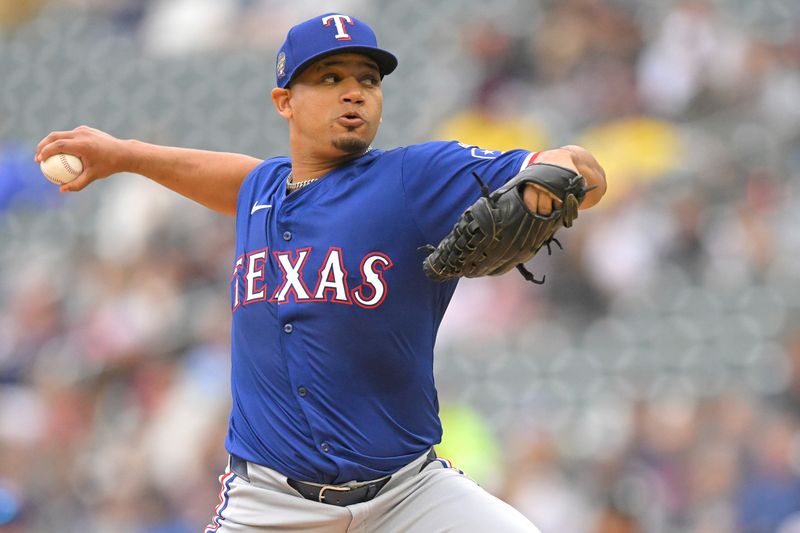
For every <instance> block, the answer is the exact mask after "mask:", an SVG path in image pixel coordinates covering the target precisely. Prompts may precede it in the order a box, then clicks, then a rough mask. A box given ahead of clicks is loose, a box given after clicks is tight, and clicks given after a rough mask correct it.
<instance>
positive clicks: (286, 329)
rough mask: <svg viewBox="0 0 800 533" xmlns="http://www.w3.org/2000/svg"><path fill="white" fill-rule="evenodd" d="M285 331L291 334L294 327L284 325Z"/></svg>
mask: <svg viewBox="0 0 800 533" xmlns="http://www.w3.org/2000/svg"><path fill="white" fill-rule="evenodd" d="M283 331H284V332H286V333H291V332H293V331H294V326H293V325H291V324H284V326H283Z"/></svg>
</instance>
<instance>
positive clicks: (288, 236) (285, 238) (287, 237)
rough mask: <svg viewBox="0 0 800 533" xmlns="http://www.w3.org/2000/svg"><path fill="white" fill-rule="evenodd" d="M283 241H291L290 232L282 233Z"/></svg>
mask: <svg viewBox="0 0 800 533" xmlns="http://www.w3.org/2000/svg"><path fill="white" fill-rule="evenodd" d="M283 240H284V241H290V240H292V232H291V231H284V232H283Z"/></svg>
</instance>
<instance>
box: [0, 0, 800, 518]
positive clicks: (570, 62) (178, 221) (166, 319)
mask: <svg viewBox="0 0 800 533" xmlns="http://www.w3.org/2000/svg"><path fill="white" fill-rule="evenodd" d="M445 4H447V3H445ZM491 4H492V5H491V6H490V7H491V8H492V9H491V10H489V9H487V7H486V5H485V3H481V4H479V3H470V4H469V7H467V6H461V7H459V8H458V9H457V10H456V9H455V8H453V10H454V11H453V12H451V13H450V15H451V16H453V17H455V16H458V17H460V18H459V19H458V20H457V23H454V20H448V19H445V18H444V10H446V9H448V8H446V7H444V6H442V7H435V6H428V5H427V4H426V3H425V2H421V1H414V2H407V3H392V4H390V3H388V2H367V1H366V0H347V1H341V2H338V3H337V4H336V6H330V9H331V10H334V9H335V10H339V11H349V12H352V13H354V14H355V15H356V16H361V17H362V18H364V19H366V20H369V21H370V22H371V23H372V22H373V21H376V22H377V21H378V20H379V19H380V18H381V13H382V12H383V11H382V10H391V9H394V10H406V11H403V13H404V14H405V15H407V16H410V15H411V14H413V13H418V14H419V13H423V12H424V11H425V10H426V9H439V10H440V12H439V14H440V15H442V17H434V16H431V17H426V16H422V15H420V16H418V17H416V18H414V19H413V20H414V24H413V25H412V27H411V28H410V29H409V31H412V32H419V39H418V40H417V43H416V48H419V47H420V43H430V42H435V43H440V41H437V38H438V39H442V36H446V37H447V40H448V41H449V42H450V44H448V45H445V44H442V45H441V46H442V49H439V48H436V47H430V48H425V47H423V48H425V49H423V50H417V52H418V53H421V54H422V55H419V56H414V57H410V56H409V54H411V52H410V51H409V50H410V49H411V48H414V47H413V46H411V45H409V44H408V43H405V42H404V43H400V42H399V39H400V37H399V36H400V35H403V34H402V32H397V29H396V28H395V30H394V31H395V33H394V34H391V33H390V36H389V37H381V35H382V33H381V32H380V31H379V39H380V40H381V43H382V45H384V46H385V47H387V48H388V49H390V50H393V49H395V48H400V51H401V52H404V53H405V54H406V55H403V54H402V53H401V54H400V59H401V62H400V65H401V67H400V69H401V70H402V69H403V68H404V64H405V65H409V66H408V67H405V68H407V70H408V71H409V72H407V73H406V76H408V77H407V78H405V81H408V80H410V79H411V78H413V76H414V72H415V68H416V69H418V70H419V69H423V70H424V69H426V68H429V67H430V65H433V66H434V67H436V65H442V64H443V65H449V66H451V67H452V69H454V70H455V69H458V70H457V78H456V79H458V81H459V84H458V86H457V87H456V86H454V85H453V84H452V83H451V82H449V81H448V80H452V79H453V78H452V76H453V73H452V72H450V73H449V74H446V73H444V72H443V73H442V78H443V80H444V81H443V80H437V79H436V76H432V77H424V78H425V79H423V80H421V81H420V80H418V81H416V82H414V83H419V84H420V85H424V84H427V83H429V84H431V85H435V84H436V83H444V82H447V83H449V85H448V89H449V91H448V92H447V93H446V94H445V93H443V92H442V91H439V92H440V93H441V94H439V99H436V100H431V99H430V98H427V97H425V98H418V99H416V100H414V99H412V100H411V101H410V103H411V104H413V105H414V107H413V108H412V109H408V108H407V106H408V105H410V104H409V100H408V95H396V96H397V98H396V100H397V102H396V103H393V100H392V95H391V94H390V93H391V91H392V89H391V84H392V83H393V79H387V83H386V89H385V92H386V94H387V96H386V104H385V105H386V116H387V117H398V116H403V115H404V114H406V115H413V114H418V115H424V116H425V117H427V118H426V119H425V120H422V121H412V120H408V121H405V122H403V123H402V124H401V125H398V124H397V122H398V121H392V120H391V119H389V120H385V122H387V124H385V127H386V128H387V129H388V132H389V133H388V135H389V140H390V141H393V140H394V137H393V136H394V135H397V136H400V137H401V138H402V140H401V141H399V142H400V143H403V144H409V143H412V142H417V141H423V140H427V139H432V138H441V139H449V138H452V139H458V140H460V141H462V142H467V143H471V144H475V145H478V146H481V147H485V148H492V149H510V148H516V147H529V148H539V147H543V148H547V147H551V146H557V145H563V144H568V143H575V144H581V145H583V146H585V147H587V148H588V149H589V150H591V151H592V152H593V153H595V155H596V156H597V157H598V159H599V160H600V161H601V162H602V163H603V165H604V166H605V168H606V170H607V173H608V180H609V193H608V195H607V199H606V200H604V202H603V204H604V205H602V207H598V208H597V209H593V210H592V211H591V212H586V213H584V214H582V215H581V217H580V219H579V221H578V222H577V223H576V225H575V227H574V228H572V229H570V230H569V231H565V232H562V233H563V236H562V235H560V236H559V238H560V240H561V242H562V244H563V245H564V250H563V251H562V250H557V249H554V250H553V255H552V256H550V257H547V256H546V255H545V256H542V257H537V258H535V259H534V260H533V261H531V263H530V264H529V265H528V267H529V268H530V269H531V270H532V271H534V272H536V273H537V274H539V275H541V274H545V275H546V276H547V282H546V283H545V285H544V286H542V287H539V286H533V285H530V284H526V283H525V282H524V281H523V280H522V278H519V277H518V276H516V275H514V274H509V275H506V276H504V277H501V278H497V279H482V280H467V281H464V282H462V283H461V286H460V287H459V290H458V291H457V292H456V296H455V298H454V300H453V303H452V305H451V309H450V311H449V314H448V316H447V317H446V319H445V323H444V324H443V326H442V330H441V332H440V338H439V342H438V344H437V350H438V353H437V359H436V366H437V375H436V377H437V384H438V387H439V390H440V396H441V401H442V404H443V411H442V415H443V421H444V425H445V437H444V442H443V444H442V446H441V449H440V452H441V453H442V454H446V455H448V456H451V458H452V459H453V460H454V462H455V463H456V464H459V465H461V466H462V467H463V468H465V469H466V470H468V472H469V473H472V475H473V476H474V477H475V478H476V479H478V480H479V481H480V482H481V483H482V484H483V485H485V486H486V487H487V488H489V489H490V490H491V491H492V492H493V493H495V494H497V495H498V496H500V497H502V498H504V499H505V500H506V501H509V502H510V503H512V504H513V505H515V506H516V507H517V508H519V509H520V510H521V511H522V512H523V513H525V514H526V515H527V516H529V517H530V518H531V519H532V520H533V521H534V522H535V523H536V524H537V525H538V526H539V527H540V528H541V530H542V531H543V532H545V533H550V532H587V533H634V532H642V533H651V532H652V533H662V532H663V533H673V532H674V533H678V532H680V533H684V532H685V533H725V532H731V533H773V532H774V533H797V532H800V431H799V430H800V320H799V319H800V290H798V284H797V282H796V278H797V275H796V273H797V272H798V267H800V237H798V233H797V232H796V231H794V228H795V227H796V226H795V225H794V223H793V222H794V220H796V219H797V218H798V215H797V214H796V213H797V210H796V208H797V207H798V206H800V187H798V180H800V172H798V170H797V169H798V163H799V162H800V142H799V141H800V99H799V98H798V95H800V8H798V6H797V5H795V2H793V1H792V0H771V1H764V2H746V1H744V0H742V1H740V2H737V1H736V0H718V1H712V0H679V1H678V0H676V1H670V2H656V1H652V2H636V1H633V0H630V1H624V0H560V1H544V0H541V1H530V2H525V1H522V0H520V1H514V0H508V1H505V2H503V1H497V2H491ZM401 5H402V6H403V7H400V6H401ZM0 6H1V7H0V64H3V65H6V66H10V70H11V71H12V75H11V77H10V78H9V79H8V81H7V82H0V83H3V84H4V86H3V92H4V93H6V94H5V95H3V97H4V98H5V100H4V101H5V102H6V103H3V102H0V106H3V105H6V109H8V106H9V105H10V104H8V98H9V97H8V95H9V94H12V93H13V94H15V95H16V94H20V93H26V94H27V93H28V92H29V93H31V94H32V95H34V96H36V95H39V94H40V93H39V92H37V91H38V88H34V87H30V88H28V89H24V88H23V89H20V88H19V87H18V83H17V82H16V81H15V80H16V79H23V78H14V73H13V69H15V68H30V69H34V68H35V67H34V66H28V67H25V65H24V62H23V61H22V60H21V59H19V57H26V56H25V53H29V54H30V55H32V56H35V53H34V52H24V50H27V49H25V48H24V47H23V46H22V45H20V44H19V43H20V42H21V40H22V39H23V38H28V37H30V35H38V33H36V32H41V33H42V34H44V33H45V32H46V31H47V29H48V28H52V27H53V26H52V21H54V20H55V21H57V20H60V19H61V18H63V17H67V16H70V15H74V14H75V13H82V14H83V16H86V14H87V13H88V14H89V16H91V28H92V31H94V32H96V33H95V34H93V35H100V36H102V35H104V34H103V31H99V30H98V28H101V29H102V28H105V30H104V31H106V32H107V34H108V35H113V36H114V37H113V38H114V39H126V40H127V42H129V43H130V46H132V47H134V49H135V50H137V51H138V52H139V53H140V54H141V56H142V57H148V58H150V59H149V61H153V62H156V64H163V62H169V64H170V65H175V64H176V62H180V61H187V62H188V61H191V60H193V59H194V60H196V58H198V57H200V58H204V57H208V58H210V57H214V56H215V55H220V54H222V55H223V56H224V54H225V53H233V51H234V50H236V49H248V50H257V51H258V55H259V57H260V58H261V59H260V60H261V61H262V62H263V65H266V67H264V68H265V70H266V71H267V72H268V73H269V72H271V68H272V67H271V63H272V54H273V53H274V51H275V49H276V48H277V46H278V45H279V44H280V41H281V39H282V38H283V35H284V31H285V28H287V27H289V26H290V25H291V24H292V23H294V22H297V21H299V20H302V19H304V18H307V17H308V16H312V15H314V14H315V13H316V12H318V11H320V10H324V9H325V8H327V7H328V6H325V7H320V6H319V3H318V2H310V1H302V2H291V3H287V2H281V3H278V2H274V1H270V0H260V1H259V0H227V1H210V0H69V1H64V2H47V1H45V0H19V1H17V2H4V3H2V4H0ZM455 11H458V13H457V14H456V13H455ZM189 18H191V20H192V24H187V23H185V21H186V20H187V19H189ZM48 20H49V21H50V26H48V25H47V23H46V22H43V21H48ZM406 20H411V19H410V18H409V19H406ZM37 24H40V25H41V26H37ZM385 24H386V25H389V22H385ZM376 26H378V27H379V30H380V24H376ZM32 28H33V29H32ZM37 28H38V29H37ZM387 30H388V28H387ZM26 32H28V33H27V34H26ZM26 35H28V37H25V36H26ZM391 35H393V36H391ZM96 38H98V39H100V38H104V37H96ZM108 38H110V37H108ZM31 42H36V39H31ZM395 45H396V46H395ZM4 47H5V49H6V50H15V51H16V52H18V56H10V55H4V52H3V48H4ZM20 50H23V52H20ZM454 50H455V52H454ZM54 53H55V52H54ZM87 53H89V51H88V50H87ZM45 55H46V54H45ZM28 57H30V56H28ZM46 60H47V57H45V61H46ZM158 62H161V63H158ZM426 65H428V66H427V67H426ZM436 68H439V67H436ZM153 72H156V71H153ZM426 72H428V71H426ZM435 73H436V72H434V74H435ZM151 74H152V73H151ZM402 76H403V74H402V73H401V72H400V70H398V76H397V79H398V80H399V81H398V82H399V83H405V82H404V81H403V80H404V78H403V77H402ZM448 76H450V77H448ZM393 77H394V75H393ZM99 78H102V74H100V75H98V77H97V79H99ZM24 79H25V80H28V81H26V82H25V83H31V82H32V80H35V81H38V83H41V84H44V85H47V84H53V83H55V81H54V80H52V79H49V78H48V77H47V73H46V72H44V71H34V73H33V74H30V76H29V77H28V78H24ZM265 79H266V80H267V81H266V82H265V86H264V87H262V92H263V94H264V95H266V94H267V91H268V88H269V87H268V86H267V85H266V84H268V83H269V79H270V78H269V76H267V77H266V78H265ZM160 81H161V80H159V79H158V78H157V76H156V75H155V74H153V77H152V78H151V79H139V80H137V83H139V84H141V85H147V84H153V85H159V82H160ZM229 82H230V83H233V84H237V83H238V82H237V80H235V79H234V80H229ZM6 83H7V85H5V84H6ZM19 83H20V84H21V83H23V82H22V81H20V82H19ZM202 83H204V78H202V77H200V78H197V79H196V82H192V83H191V86H192V87H193V88H195V87H196V88H197V90H198V91H202V87H201V86H200V85H201V84H202ZM209 83H210V82H209ZM243 83H244V82H243ZM159 87H160V85H159ZM414 87H416V85H415V86H414ZM398 92H400V91H398ZM96 96H97V98H108V97H107V96H106V95H100V94H99V93H98V95H96ZM223 97H224V96H220V98H223ZM116 98H118V101H117V100H114V103H119V104H120V105H122V102H123V101H124V100H126V98H127V97H126V96H125V95H122V96H119V95H117V96H116ZM203 98H205V93H202V94H201V95H200V96H192V94H187V95H186V96H185V98H184V97H183V95H181V99H182V100H185V101H186V102H188V105H189V106H190V107H191V105H193V104H192V103H193V102H194V105H201V104H200V103H198V102H204V101H205V100H203ZM263 100H264V101H263V105H264V106H266V105H267V104H266V98H265V97H264V98H263ZM37 102H38V100H37ZM147 102H148V101H145V103H147ZM100 103H101V102H98V106H100ZM18 105H19V107H20V108H22V109H25V107H26V106H27V105H29V102H27V101H25V100H24V101H21V102H18ZM37 105H39V106H40V107H41V106H44V105H46V104H44V103H37ZM210 105H211V106H215V105H221V104H215V103H212V104H210ZM101 108H102V109H105V108H103V107H102V106H100V107H98V108H97V109H101ZM32 109H33V108H32ZM86 109H87V111H86V116H85V117H79V120H80V122H84V123H89V124H97V123H98V122H99V123H100V125H102V124H103V121H104V120H107V119H108V117H107V116H106V115H103V114H102V113H100V111H98V115H97V116H94V115H92V114H91V111H92V107H91V106H87V107H86ZM222 109H223V111H224V112H223V113H220V114H221V115H225V119H227V120H230V121H233V122H232V123H233V126H232V128H233V129H235V130H237V129H239V130H246V131H253V130H248V129H247V128H246V127H244V126H242V124H240V123H239V122H236V120H239V121H242V120H245V118H246V116H247V112H248V110H245V111H244V113H240V114H238V115H235V116H233V115H231V113H229V112H228V111H227V109H228V108H222ZM137 111H138V110H134V112H133V113H134V114H135V113H136V112H137ZM162 111H163V113H164V114H165V115H169V113H168V111H169V110H167V109H164V110H162ZM32 112H33V111H32ZM142 115H143V116H144V117H147V116H148V115H147V111H146V110H143V111H142ZM12 117H13V115H12ZM159 118H160V119H161V118H162V117H159ZM108 120H110V119H108ZM143 120H144V119H143ZM163 120H164V122H162V123H161V124H162V125H164V127H163V128H155V129H153V130H147V127H145V126H142V125H141V124H139V125H137V126H133V125H132V126H131V127H132V128H133V129H134V133H131V132H126V131H124V130H122V131H118V132H115V133H116V134H118V135H123V136H124V135H133V134H135V133H136V132H141V131H155V132H156V137H157V138H155V139H147V140H154V141H162V142H168V143H171V144H192V140H193V139H197V138H198V137H196V136H193V135H195V134H196V133H197V132H196V131H187V132H185V134H184V135H183V136H179V135H178V134H176V133H175V132H174V131H171V130H170V129H169V128H168V127H167V126H169V125H170V124H173V123H174V124H178V123H179V122H177V121H178V120H179V119H178V118H175V122H168V121H167V119H166V118H164V119H163ZM221 120H222V119H221ZM76 125H78V124H52V125H51V124H41V125H40V127H41V132H40V136H43V135H44V134H46V133H47V132H48V131H49V130H50V129H65V128H70V127H74V126H76ZM123 126H124V124H123ZM202 127H203V125H202V124H200V125H198V126H197V129H201V128H202ZM27 131H28V129H25V128H23V127H21V126H20V127H18V125H17V124H15V123H14V122H13V119H12V120H11V121H9V120H8V118H4V117H3V116H0V531H3V532H5V531H8V532H26V533H29V532H34V533H35V532H50V531H62V532H70V531H75V532H78V531H80V532H95V531H96V532H109V531H114V532H120V533H126V532H130V533H183V532H188V531H198V530H199V529H200V528H201V527H202V526H203V525H205V524H206V523H207V521H208V519H209V518H210V516H211V514H212V512H213V508H214V506H215V505H216V503H217V496H216V492H217V490H218V486H217V485H216V484H215V480H216V478H217V476H219V475H220V473H221V472H222V469H223V468H224V466H225V461H226V455H225V451H224V449H223V447H222V443H223V438H224V434H225V430H226V423H227V414H228V408H229V402H230V398H229V388H228V365H229V347H228V346H229V338H228V335H229V320H230V317H229V307H228V302H227V294H228V279H229V275H230V271H229V268H230V264H231V261H232V259H233V258H232V256H231V253H232V250H233V228H232V221H231V220H228V219H226V218H224V217H222V216H218V215H214V214H211V213H208V212H206V211H204V210H203V209H202V208H200V207H198V206H195V205H192V204H191V203H190V202H188V201H186V200H183V199H181V198H178V197H176V196H175V195H173V194H170V193H166V192H164V191H162V190H159V189H158V187H157V186H155V185H153V184H151V183H148V182H146V181H145V180H142V179H141V178H138V177H135V176H115V177H113V178H112V179H109V180H107V181H105V182H103V183H98V184H94V185H93V186H92V187H90V188H89V189H88V190H87V191H85V192H82V193H80V194H78V195H71V196H70V197H68V198H64V197H61V196H59V195H58V194H57V193H56V192H55V191H54V188H53V187H52V186H50V185H49V184H48V183H47V182H45V181H44V180H43V179H42V177H41V175H40V174H39V171H38V168H37V167H36V165H34V164H33V162H32V154H33V146H34V145H35V142H36V141H37V140H38V139H37V138H35V137H32V136H31V134H28V133H23V132H27ZM255 131H259V130H255ZM281 131H282V130H281ZM274 136H275V137H279V136H280V135H274ZM216 137H217V140H218V142H219V143H220V146H218V147H220V148H223V149H228V150H246V149H248V148H249V147H250V146H252V145H243V146H238V145H237V144H236V143H235V142H234V141H235V139H237V138H238V137H235V136H233V135H231V136H226V135H217V136H216ZM220 137H221V138H220ZM380 139H382V138H381V137H379V140H380ZM383 139H385V138H383ZM226 140H231V142H232V143H233V144H234V145H233V146H226V145H225V142H226ZM259 142H260V141H259ZM280 143H281V141H278V140H275V139H267V140H266V141H264V142H260V144H258V145H257V146H261V147H266V148H263V149H265V150H267V151H266V152H263V153H253V154H252V155H256V156H262V157H268V156H271V155H276V154H277V152H278V151H280V149H281V147H282V146H285V145H281V144H280ZM212 147H214V146H212ZM272 149H274V150H275V151H270V150H272Z"/></svg>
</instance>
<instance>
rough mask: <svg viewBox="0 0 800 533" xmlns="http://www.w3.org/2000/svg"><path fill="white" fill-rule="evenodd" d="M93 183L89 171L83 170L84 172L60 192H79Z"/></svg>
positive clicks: (65, 185) (63, 186)
mask: <svg viewBox="0 0 800 533" xmlns="http://www.w3.org/2000/svg"><path fill="white" fill-rule="evenodd" d="M91 182H92V179H91V178H90V177H89V173H88V171H87V169H85V168H84V169H83V172H81V173H80V175H79V176H78V177H77V178H75V179H74V180H72V181H70V182H69V183H65V184H64V185H62V186H61V187H59V190H60V191H61V192H78V191H80V190H83V189H85V188H86V186H87V185H89V184H90V183H91Z"/></svg>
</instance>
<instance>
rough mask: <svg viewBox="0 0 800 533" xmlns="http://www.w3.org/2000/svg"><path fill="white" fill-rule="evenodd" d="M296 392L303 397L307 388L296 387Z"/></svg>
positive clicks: (306, 392)
mask: <svg viewBox="0 0 800 533" xmlns="http://www.w3.org/2000/svg"><path fill="white" fill-rule="evenodd" d="M297 394H299V395H300V396H303V397H305V395H306V394H308V389H306V388H305V387H300V388H299V389H297Z"/></svg>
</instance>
